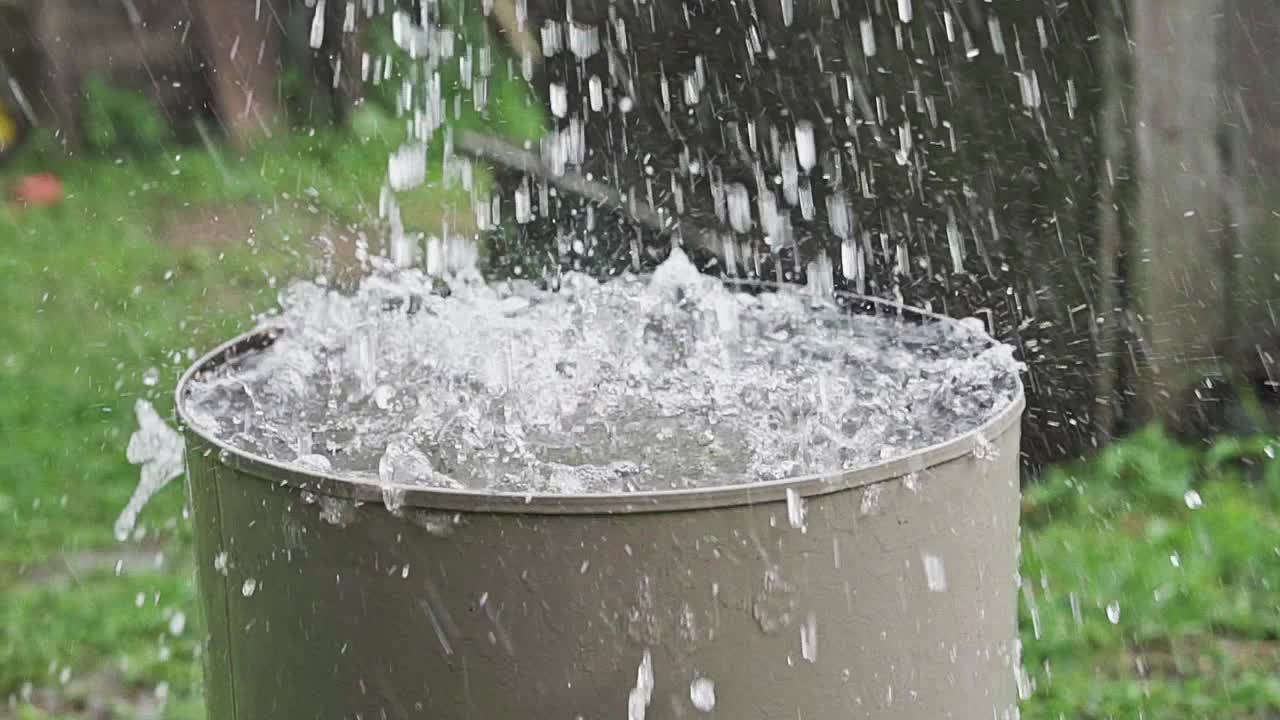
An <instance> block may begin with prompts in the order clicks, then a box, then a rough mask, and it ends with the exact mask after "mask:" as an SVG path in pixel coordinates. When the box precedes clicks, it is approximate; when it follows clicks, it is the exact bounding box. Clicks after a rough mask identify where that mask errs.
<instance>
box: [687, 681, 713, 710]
mask: <svg viewBox="0 0 1280 720" xmlns="http://www.w3.org/2000/svg"><path fill="white" fill-rule="evenodd" d="M689 702H692V703H693V706H694V707H695V708H697V709H698V710H700V711H702V712H704V713H709V712H711V711H712V710H714V709H715V707H716V684H715V682H713V681H712V680H711V678H705V677H700V678H697V679H695V680H694V681H693V682H691V683H689Z"/></svg>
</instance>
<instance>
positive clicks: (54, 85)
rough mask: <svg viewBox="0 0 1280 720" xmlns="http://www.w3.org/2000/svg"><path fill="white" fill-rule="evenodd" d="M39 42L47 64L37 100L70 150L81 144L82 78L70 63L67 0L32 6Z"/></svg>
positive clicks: (54, 0)
mask: <svg viewBox="0 0 1280 720" xmlns="http://www.w3.org/2000/svg"><path fill="white" fill-rule="evenodd" d="M32 8H33V10H32V12H33V15H34V18H33V19H34V23H33V25H34V31H35V38H36V42H37V43H38V44H39V46H40V53H41V55H42V56H43V59H44V62H43V63H42V68H41V71H40V76H41V78H42V82H41V83H40V89H39V96H38V97H39V99H38V100H37V99H34V98H33V102H36V103H37V104H38V105H39V106H42V112H47V114H48V116H49V120H50V122H51V124H52V126H53V128H54V131H55V132H56V133H57V135H58V138H59V139H60V140H62V142H63V144H64V145H66V147H67V148H69V149H73V150H74V149H76V148H78V147H79V144H80V126H79V120H78V113H77V112H76V108H77V102H76V96H77V95H78V94H79V93H78V86H79V82H80V80H79V78H78V77H76V76H75V75H76V73H75V63H73V62H72V61H71V56H70V53H71V52H72V48H71V38H70V37H69V35H68V30H69V28H70V22H69V20H70V18H71V10H70V8H68V7H67V2H66V0H45V1H44V2H41V3H33V4H32Z"/></svg>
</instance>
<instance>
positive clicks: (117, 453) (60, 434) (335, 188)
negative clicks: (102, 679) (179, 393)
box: [0, 137, 439, 717]
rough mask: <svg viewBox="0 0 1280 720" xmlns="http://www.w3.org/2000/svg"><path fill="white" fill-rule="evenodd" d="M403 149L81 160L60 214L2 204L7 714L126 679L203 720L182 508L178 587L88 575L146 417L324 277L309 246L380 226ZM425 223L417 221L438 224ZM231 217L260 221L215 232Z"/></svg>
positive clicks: (173, 544) (155, 508)
mask: <svg viewBox="0 0 1280 720" xmlns="http://www.w3.org/2000/svg"><path fill="white" fill-rule="evenodd" d="M394 141H395V139H394V138H390V139H388V140H386V141H380V140H374V141H371V142H369V143H365V144H361V143H358V142H355V141H353V140H351V139H350V138H343V139H341V140H338V139H335V138H332V137H318V138H316V137H301V138H290V139H289V140H287V141H286V142H281V143H277V144H275V145H273V146H264V147H262V148H259V149H257V150H255V151H253V152H250V153H249V154H248V156H247V157H245V158H242V159H237V158H234V157H231V156H230V155H229V154H227V153H221V152H220V153H213V152H192V151H191V150H190V149H189V148H188V149H181V150H177V151H172V152H168V153H165V154H163V155H158V156H155V157H152V158H150V159H146V160H132V159H129V160H120V161H117V160H115V159H110V158H105V159H97V160H79V161H69V162H65V163H61V164H60V165H59V166H58V168H57V169H58V171H59V172H60V174H61V175H62V177H63V179H64V181H65V183H66V188H67V193H68V197H67V200H66V201H65V202H64V203H63V204H61V205H60V206H58V207H54V208H49V209H42V210H22V209H17V208H14V207H12V206H10V205H8V204H7V203H6V204H2V205H0V308H3V312H0V437H3V438H4V443H3V445H4V450H3V452H0V590H2V592H0V698H9V697H10V696H17V697H20V696H22V695H23V694H24V690H23V689H24V687H28V688H35V689H37V690H38V689H40V688H47V687H52V688H63V687H64V683H63V682H62V680H63V679H64V678H67V677H68V673H69V678H70V680H69V682H68V683H66V687H67V688H69V692H71V694H74V692H75V685H76V678H78V677H82V676H85V675H88V674H92V673H100V672H103V671H110V672H112V673H113V674H116V675H119V676H120V678H121V682H124V683H125V684H126V689H127V690H128V691H129V692H148V693H150V692H153V691H154V689H155V687H156V686H157V685H159V684H160V683H168V686H167V687H168V692H169V697H170V698H171V700H173V702H171V703H170V706H171V708H177V710H176V711H175V712H177V713H179V714H181V713H187V714H188V715H189V710H190V708H191V707H193V706H195V707H198V683H197V682H196V680H197V677H198V672H196V670H195V667H196V664H195V663H194V662H193V660H192V647H193V644H194V638H195V637H197V635H198V633H199V630H198V628H197V627H196V626H197V622H198V620H197V618H196V617H195V616H196V614H197V613H195V612H194V607H193V604H192V592H193V589H192V585H191V583H190V581H189V576H190V575H191V569H190V563H189V560H188V557H189V555H190V552H189V548H190V545H189V543H190V538H189V526H188V523H187V522H186V521H185V520H184V519H183V518H182V504H183V500H184V498H183V497H182V492H181V491H180V490H178V489H177V488H176V487H175V488H171V489H170V490H168V491H167V492H165V493H164V494H163V495H162V496H160V497H159V498H158V499H157V501H156V502H155V503H154V504H153V505H152V506H151V507H149V508H148V510H147V512H146V513H145V515H144V517H143V523H144V529H143V534H142V538H141V542H142V543H143V546H144V547H146V548H150V549H149V550H148V551H147V553H148V554H147V558H148V560H149V558H150V557H151V556H153V555H154V554H155V553H157V552H159V551H161V550H162V551H163V552H164V554H165V555H166V557H167V559H168V564H167V567H169V568H170V570H169V571H168V572H156V571H153V570H149V569H145V565H146V563H144V569H143V570H133V569H130V568H131V567H132V566H133V565H137V564H138V563H137V562H134V563H131V564H126V569H125V572H123V573H122V574H121V575H119V576H117V575H116V573H115V571H114V567H113V566H114V562H112V561H111V560H110V558H109V557H108V559H107V560H105V561H104V562H105V567H94V566H90V567H87V568H81V569H79V570H77V569H76V568H75V567H74V566H75V565H76V564H77V563H79V562H81V561H82V560H83V559H84V558H85V557H86V556H87V555H86V554H88V553H94V552H99V553H108V554H109V553H119V552H121V551H122V548H121V546H118V545H117V544H116V543H114V541H113V539H112V537H111V524H112V522H113V518H114V517H115V515H116V514H117V513H118V512H119V510H120V508H121V507H122V506H123V503H124V502H125V501H126V499H127V498H128V496H129V494H130V492H131V491H132V488H133V486H134V484H135V483H136V477H137V476H136V472H135V468H133V467H132V466H130V465H128V464H127V463H126V462H125V460H124V455H123V448H124V447H125V444H126V443H127V441H128V437H129V434H130V433H131V432H132V430H133V428H134V419H133V412H132V406H133V403H134V401H135V400H136V399H137V398H139V397H142V398H146V399H149V400H151V401H152V402H153V403H154V404H155V405H156V407H157V408H158V409H159V410H160V411H161V413H162V414H166V413H169V412H170V411H171V409H172V403H171V400H170V397H169V392H170V388H172V387H173V384H174V381H175V380H176V378H177V377H178V375H179V373H180V372H181V371H182V369H183V366H184V365H186V364H188V363H189V361H190V359H191V358H192V357H193V356H194V353H195V352H197V351H203V350H205V349H207V348H208V347H210V346H211V345H213V344H214V343H216V342H217V341H218V340H219V339H223V338H226V337H229V336H230V335H232V334H233V333H235V332H238V331H240V330H242V329H245V328H247V326H249V324H250V323H251V314H252V313H253V312H256V311H261V310H264V309H266V308H268V307H271V306H272V305H273V304H274V302H275V290H274V289H273V287H279V286H281V285H282V284H283V283H285V282H287V280H288V279H289V278H290V277H293V276H297V275H312V274H314V273H316V272H318V271H320V270H322V269H323V267H322V265H323V263H322V259H321V257H320V253H318V252H317V251H316V243H312V242H311V241H310V235H311V234H312V233H314V232H322V231H325V230H332V229H335V228H336V231H342V232H345V231H346V226H347V225H348V224H351V223H355V222H358V221H361V220H362V219H367V218H368V217H369V216H370V214H371V209H370V205H371V204H374V205H375V206H376V201H377V196H378V195H377V194H378V190H379V188H380V186H381V183H382V178H383V175H384V173H385V162H386V157H387V151H388V148H389V147H390V143H391V142H394ZM8 180H9V177H6V176H0V187H4V186H7V184H8ZM422 192H423V193H429V192H431V189H430V188H427V189H424V190H423V191H422ZM315 198H320V199H315ZM321 203H323V204H321ZM411 203H412V198H410V199H409V201H408V202H406V206H407V207H408V206H410V205H411ZM420 207H421V210H420V214H419V216H418V217H417V220H418V221H419V222H429V221H430V220H431V219H432V217H431V213H433V212H437V211H438V210H439V204H438V203H434V201H432V202H425V201H424V202H421V203H420ZM406 214H407V215H408V214H409V213H408V212H407V213H406ZM229 215H240V216H243V217H242V218H241V219H240V220H236V221H234V222H231V223H229V224H219V223H218V222H215V221H214V218H215V217H218V216H223V217H225V216H229ZM250 230H251V231H252V233H253V236H252V243H250V242H249V237H248V235H247V233H248V232H249V231H250ZM224 231H227V232H235V233H238V236H236V237H220V236H219V233H221V232H224ZM152 368H154V369H156V370H158V371H159V380H158V382H156V383H155V384H154V385H148V384H147V383H146V382H145V381H144V376H145V375H146V373H147V372H148V370H150V369H152ZM137 547H138V546H129V547H126V548H123V550H124V551H127V552H126V554H130V553H132V554H135V555H136V554H138V553H139V551H138V550H137V549H136V548H137ZM129 548H133V549H132V550H130V549H129ZM51 581H52V582H53V584H54V585H57V586H58V587H59V589H58V590H57V591H53V590H51V589H50V587H51V585H50V582H51ZM139 593H141V594H143V595H144V596H146V598H147V601H146V602H145V603H144V606H143V607H142V608H138V607H135V603H134V600H135V598H136V597H137V596H138V595H139ZM175 609H176V610H179V611H181V612H184V613H185V614H186V616H187V617H188V618H190V620H191V621H190V622H189V623H187V627H186V628H185V629H184V631H183V633H182V634H181V635H179V636H175V635H174V634H173V633H172V632H171V631H170V627H169V620H170V618H169V617H166V613H172V612H173V611H174V610H175ZM7 704H8V703H7V702H4V701H0V717H4V714H5V712H6V711H5V710H4V709H3V708H4V706H6V705H7ZM25 712H27V713H28V714H30V713H31V712H33V711H30V710H28V711H25ZM129 715H130V713H128V712H126V713H124V714H123V715H121V716H123V717H128V716H129ZM171 715H172V716H175V717H176V716H178V715H173V714H172V713H171Z"/></svg>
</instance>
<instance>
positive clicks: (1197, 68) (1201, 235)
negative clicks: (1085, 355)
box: [1129, 0, 1226, 417]
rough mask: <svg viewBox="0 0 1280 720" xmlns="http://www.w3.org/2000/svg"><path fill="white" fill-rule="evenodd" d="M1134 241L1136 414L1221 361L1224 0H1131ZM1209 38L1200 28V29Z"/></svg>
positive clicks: (1168, 407)
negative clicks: (1220, 35) (1137, 359)
mask: <svg viewBox="0 0 1280 720" xmlns="http://www.w3.org/2000/svg"><path fill="white" fill-rule="evenodd" d="M1132 7H1133V13H1132V15H1131V18H1132V27H1131V31H1132V34H1133V42H1134V61H1135V65H1134V83H1135V95H1134V107H1135V117H1134V126H1135V135H1136V143H1137V169H1138V173H1137V180H1138V191H1137V203H1138V207H1137V214H1136V223H1137V229H1136V238H1135V244H1136V247H1135V249H1134V252H1133V253H1132V254H1131V255H1130V256H1129V262H1130V267H1129V277H1130V278H1131V280H1132V298H1133V300H1134V301H1135V302H1134V307H1135V309H1136V312H1137V318H1138V323H1139V326H1140V327H1139V336H1140V339H1141V350H1142V353H1141V358H1142V362H1141V367H1140V368H1139V373H1138V378H1137V383H1136V390H1137V392H1138V408H1136V409H1137V410H1138V412H1139V413H1140V414H1155V415H1157V416H1165V417H1172V416H1176V415H1177V412H1178V408H1179V406H1180V405H1181V404H1182V403H1183V402H1184V401H1185V393H1186V392H1187V391H1189V390H1190V389H1191V388H1192V387H1193V386H1194V383H1195V382H1196V380H1198V379H1199V376H1200V374H1201V373H1202V372H1205V371H1207V370H1217V369H1218V368H1217V360H1218V355H1217V351H1218V349H1219V348H1220V347H1221V345H1220V341H1221V339H1222V329H1223V321H1224V317H1225V312H1224V307H1225V306H1224V300H1225V280H1226V278H1225V274H1224V260H1225V258H1226V250H1225V245H1224V234H1223V219H1222V217H1221V214H1222V187H1223V168H1222V163H1221V156H1220V150H1219V141H1218V139H1219V133H1218V128H1219V113H1218V109H1217V105H1216V101H1217V98H1218V92H1217V90H1218V72H1217V71H1218V63H1217V58H1218V43H1217V40H1218V38H1217V33H1216V32H1215V28H1216V27H1217V26H1218V18H1219V17H1220V14H1221V12H1222V7H1223V3H1222V2H1221V0H1134V2H1133V5H1132ZM1207 33H1208V34H1210V37H1206V34H1207Z"/></svg>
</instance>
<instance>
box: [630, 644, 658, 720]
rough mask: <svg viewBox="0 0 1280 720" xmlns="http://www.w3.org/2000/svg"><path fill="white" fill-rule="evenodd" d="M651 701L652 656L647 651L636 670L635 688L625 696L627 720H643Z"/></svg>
mask: <svg viewBox="0 0 1280 720" xmlns="http://www.w3.org/2000/svg"><path fill="white" fill-rule="evenodd" d="M652 700H653V656H652V655H650V654H649V651H648V650H645V651H644V657H643V658H641V659H640V667H638V668H636V686H635V687H633V688H631V692H630V694H628V696H627V720H644V716H645V713H646V711H647V710H648V709H649V702H650V701H652Z"/></svg>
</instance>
